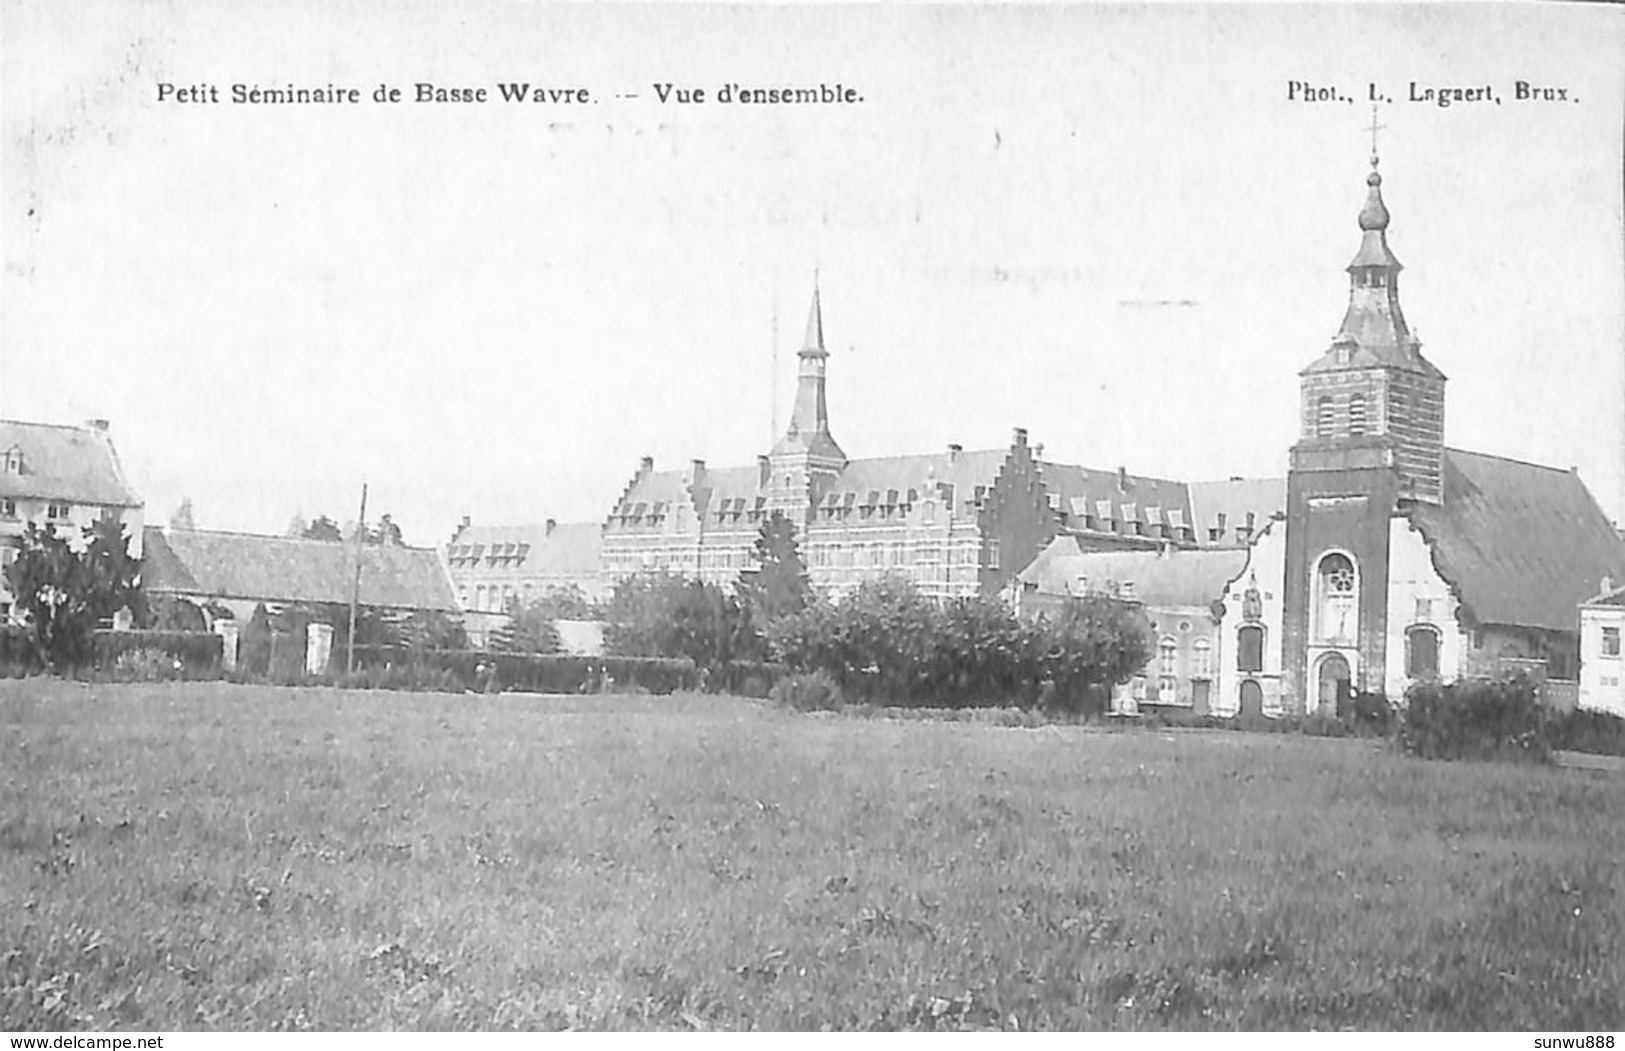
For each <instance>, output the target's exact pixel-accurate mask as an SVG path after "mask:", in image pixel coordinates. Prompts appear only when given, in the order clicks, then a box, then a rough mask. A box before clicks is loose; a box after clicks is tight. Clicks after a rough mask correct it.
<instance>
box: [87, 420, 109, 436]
mask: <svg viewBox="0 0 1625 1051" xmlns="http://www.w3.org/2000/svg"><path fill="white" fill-rule="evenodd" d="M85 426H86V427H88V428H90V429H91V430H93V431H100V432H101V433H102V434H106V433H107V421H106V420H104V419H101V418H100V417H95V418H92V419H88V420H86V421H85Z"/></svg>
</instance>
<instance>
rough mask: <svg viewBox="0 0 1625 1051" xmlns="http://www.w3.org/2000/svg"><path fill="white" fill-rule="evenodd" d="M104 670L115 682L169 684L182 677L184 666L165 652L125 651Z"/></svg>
mask: <svg viewBox="0 0 1625 1051" xmlns="http://www.w3.org/2000/svg"><path fill="white" fill-rule="evenodd" d="M104 670H107V671H110V677H111V678H112V679H113V681H114V682H168V681H169V680H171V679H176V678H180V677H181V674H182V672H183V671H184V665H182V664H181V662H180V661H179V660H177V659H176V658H174V657H171V656H170V655H169V654H167V653H165V652H164V651H163V650H125V651H124V652H123V653H120V654H119V655H118V657H117V658H116V659H115V660H114V661H113V667H112V668H111V669H104Z"/></svg>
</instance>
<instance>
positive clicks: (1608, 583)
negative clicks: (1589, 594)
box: [1597, 575, 1614, 598]
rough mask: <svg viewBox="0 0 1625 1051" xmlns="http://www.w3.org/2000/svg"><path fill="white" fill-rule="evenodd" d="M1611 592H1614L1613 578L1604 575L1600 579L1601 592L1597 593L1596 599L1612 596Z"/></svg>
mask: <svg viewBox="0 0 1625 1051" xmlns="http://www.w3.org/2000/svg"><path fill="white" fill-rule="evenodd" d="M1613 590H1614V578H1613V577H1610V576H1606V575H1605V576H1604V577H1603V578H1602V591H1601V592H1599V593H1598V595H1597V597H1598V598H1607V597H1608V596H1609V595H1610V594H1612V592H1613Z"/></svg>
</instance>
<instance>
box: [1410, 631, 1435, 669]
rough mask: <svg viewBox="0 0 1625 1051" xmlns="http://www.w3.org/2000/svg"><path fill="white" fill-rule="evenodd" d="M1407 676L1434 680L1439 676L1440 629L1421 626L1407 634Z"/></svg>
mask: <svg viewBox="0 0 1625 1051" xmlns="http://www.w3.org/2000/svg"><path fill="white" fill-rule="evenodd" d="M1405 674H1406V675H1408V676H1410V677H1411V678H1413V679H1432V678H1436V677H1437V676H1438V674H1439V629H1438V628H1435V627H1433V626H1432V625H1429V624H1420V625H1417V626H1416V627H1413V628H1411V629H1409V630H1408V631H1406V632H1405Z"/></svg>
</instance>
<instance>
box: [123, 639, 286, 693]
mask: <svg viewBox="0 0 1625 1051" xmlns="http://www.w3.org/2000/svg"><path fill="white" fill-rule="evenodd" d="M221 645H222V642H221V638H220V636H219V635H216V634H215V633H214V632H212V631H98V632H96V633H95V635H94V636H93V637H92V646H93V649H94V652H95V657H96V667H97V668H99V669H101V670H103V671H104V672H107V671H110V672H112V673H113V674H114V675H121V674H126V673H130V674H135V673H137V672H139V673H140V674H149V673H150V674H156V664H155V663H153V661H154V660H156V658H148V657H131V658H130V659H129V660H127V661H123V664H122V670H121V663H120V662H121V661H122V660H123V658H124V657H125V655H126V654H157V655H159V656H160V657H162V658H164V659H165V660H164V663H165V664H167V665H168V666H169V669H170V674H168V675H167V676H165V677H166V678H171V679H175V678H200V677H201V678H213V677H215V676H216V675H218V674H219V671H220V654H221ZM303 652H304V651H303V649H302V648H301V650H300V655H301V659H303ZM177 662H178V663H179V664H180V667H179V668H176V667H174V665H175V664H176V663H177ZM140 681H143V682H150V681H156V680H154V679H142V680H140Z"/></svg>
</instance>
